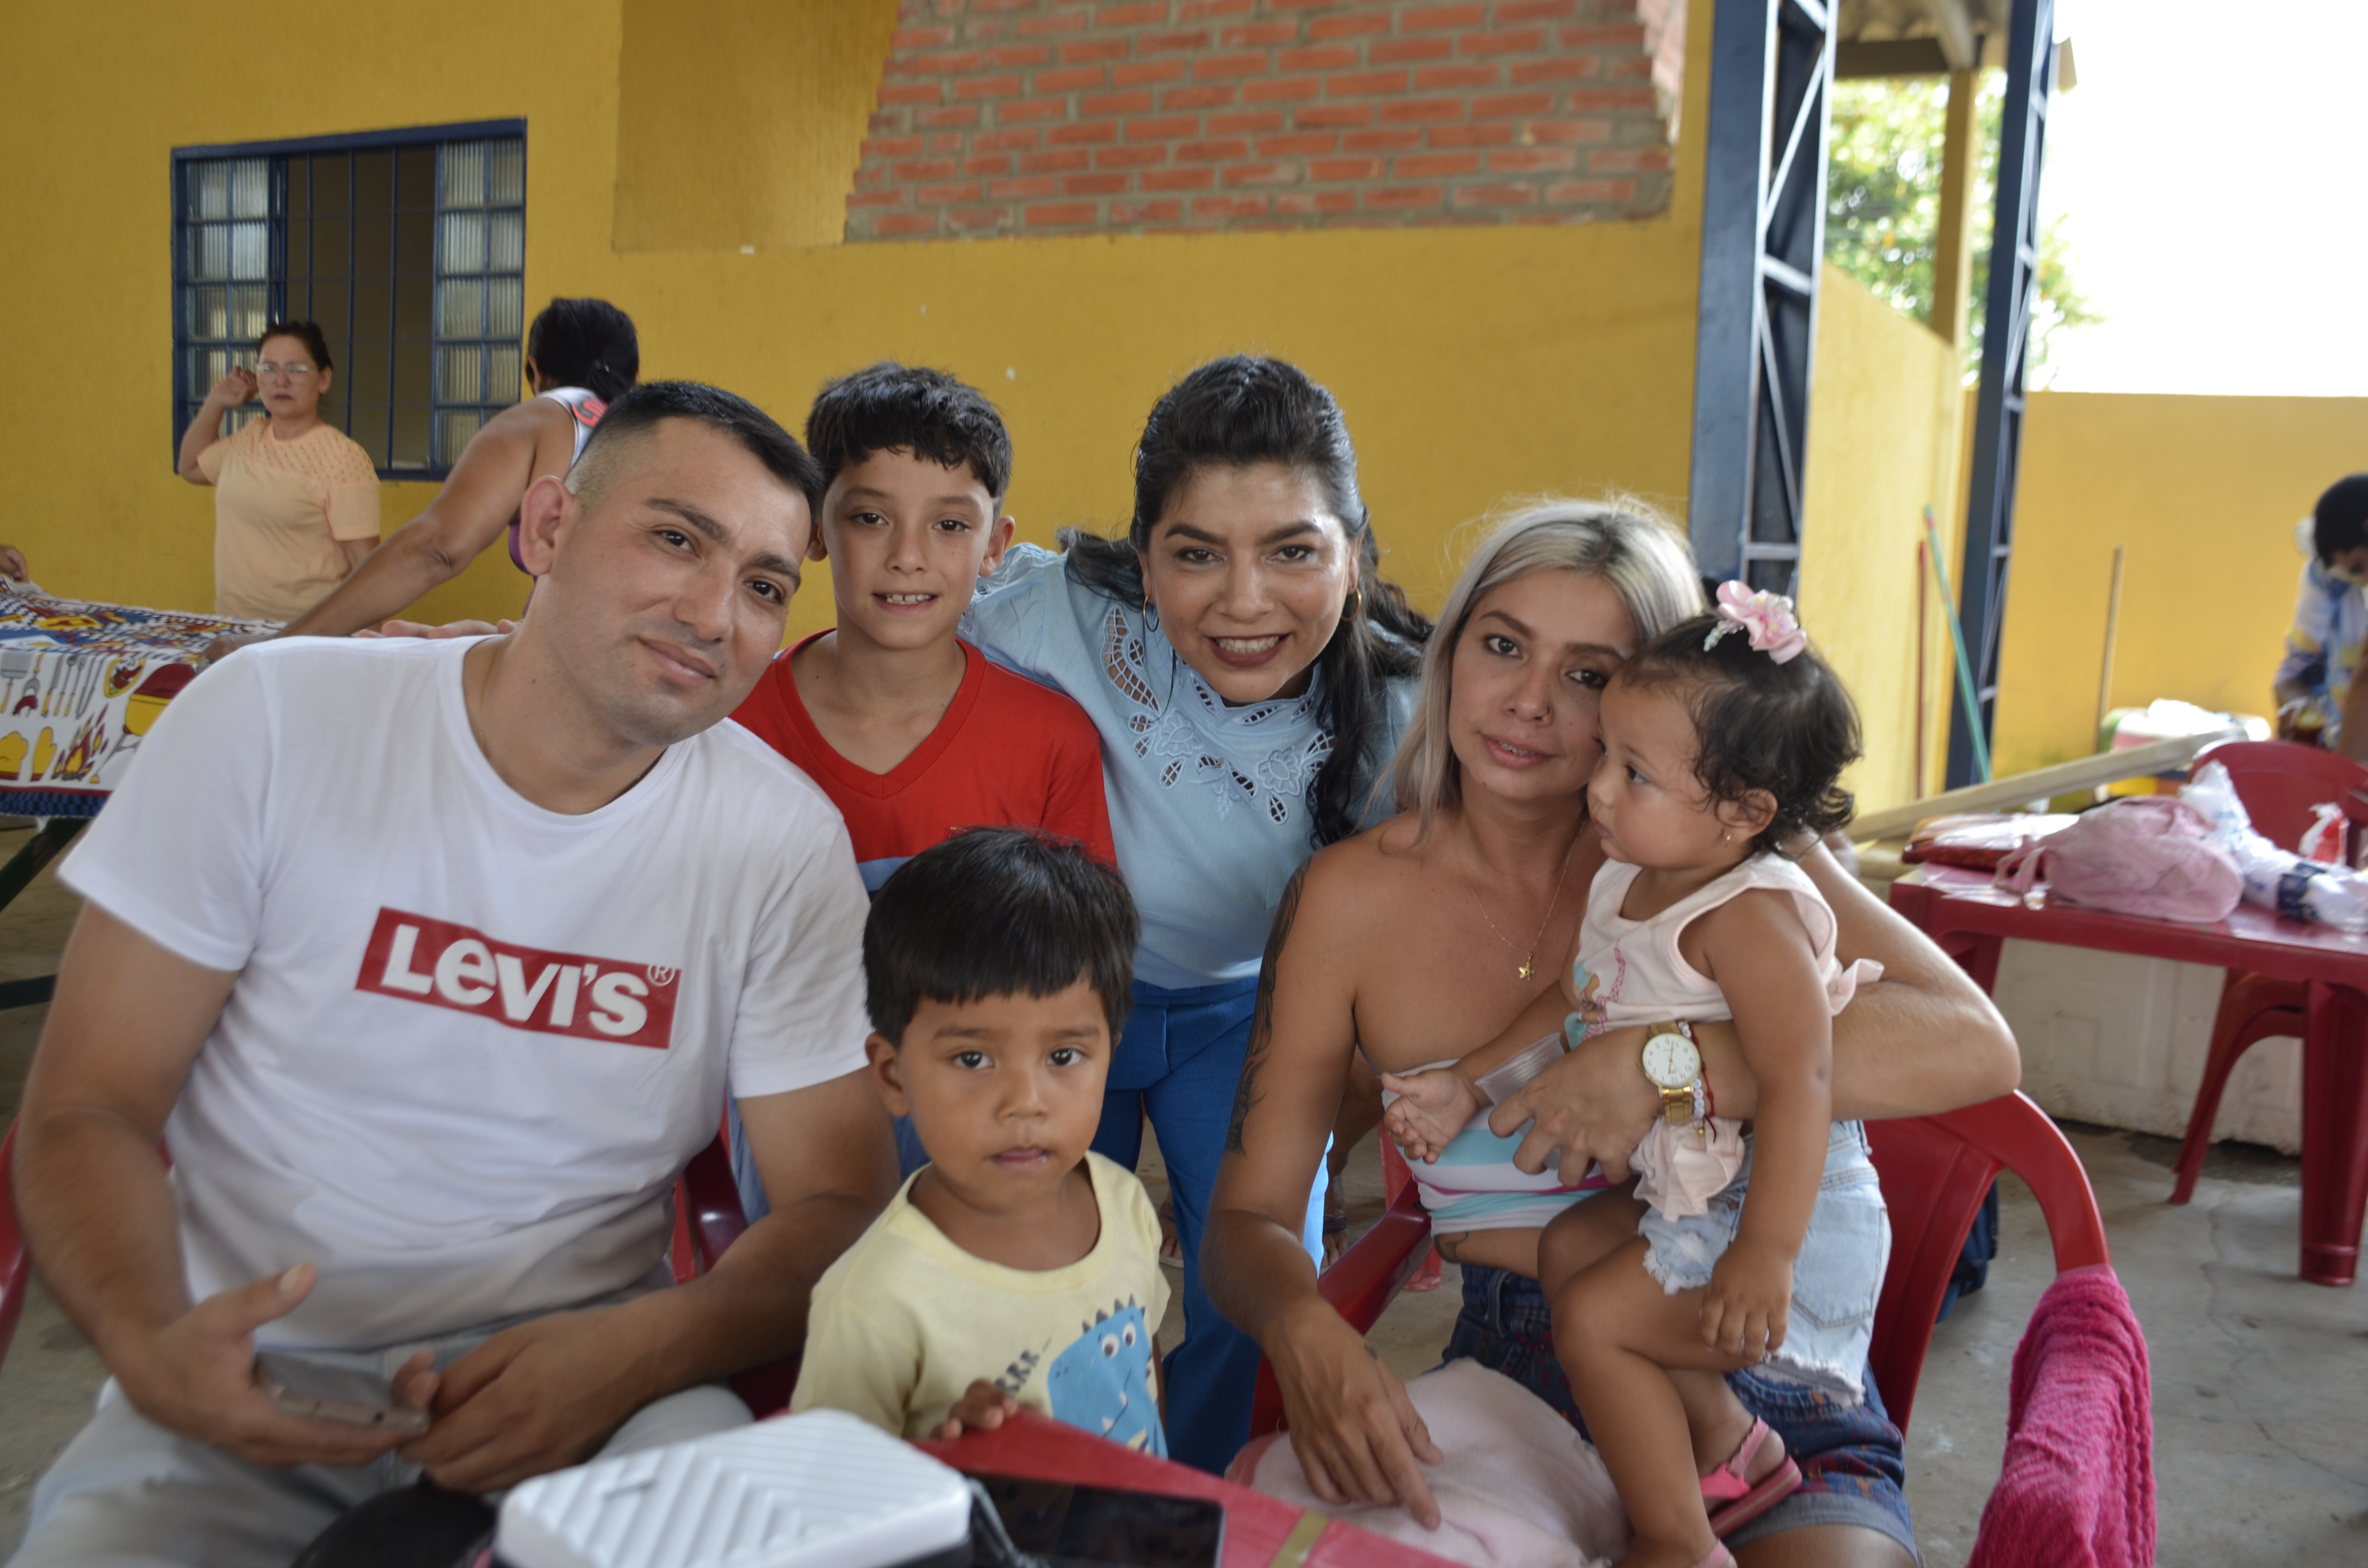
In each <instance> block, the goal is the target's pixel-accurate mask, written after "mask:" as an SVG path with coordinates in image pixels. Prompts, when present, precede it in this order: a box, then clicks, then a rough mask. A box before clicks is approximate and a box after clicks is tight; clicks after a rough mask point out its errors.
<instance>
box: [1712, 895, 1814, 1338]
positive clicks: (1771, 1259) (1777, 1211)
mask: <svg viewBox="0 0 2368 1568" xmlns="http://www.w3.org/2000/svg"><path fill="white" fill-rule="evenodd" d="M1697 932H1698V933H1699V936H1700V939H1701V941H1702V955H1703V963H1702V969H1703V972H1704V973H1706V974H1708V975H1709V976H1710V977H1711V978H1712V979H1713V980H1715V981H1716V982H1717V983H1718V987H1719V990H1720V991H1721V992H1722V993H1723V994H1725V997H1726V1001H1727V1006H1729V1007H1730V1008H1732V1009H1733V1011H1734V1013H1735V1027H1736V1037H1737V1038H1738V1039H1739V1040H1740V1041H1741V1042H1742V1046H1743V1055H1744V1060H1745V1061H1746V1062H1749V1063H1750V1066H1751V1071H1752V1074H1753V1075H1754V1076H1755V1077H1757V1078H1758V1080H1759V1107H1758V1108H1757V1110H1756V1112H1755V1114H1754V1116H1753V1119H1752V1140H1751V1190H1750V1191H1749V1193H1748V1194H1747V1195H1746V1197H1745V1198H1744V1200H1743V1215H1742V1219H1741V1220H1740V1221H1739V1222H1738V1224H1737V1226H1736V1236H1735V1244H1733V1245H1732V1246H1730V1247H1729V1248H1728V1249H1727V1250H1726V1252H1725V1254H1724V1255H1723V1256H1721V1257H1720V1258H1719V1260H1718V1263H1717V1265H1716V1267H1714V1268H1713V1270H1712V1272H1711V1281H1710V1290H1709V1293H1708V1295H1707V1296H1706V1297H1705V1298H1704V1299H1703V1301H1702V1335H1703V1339H1704V1342H1705V1343H1706V1344H1709V1345H1712V1346H1716V1347H1718V1348H1720V1349H1724V1350H1729V1351H1740V1352H1741V1353H1743V1354H1746V1355H1756V1354H1758V1353H1760V1352H1762V1351H1764V1350H1773V1349H1775V1348H1776V1347H1777V1346H1781V1345H1782V1344H1783V1343H1784V1335H1785V1328H1786V1323H1787V1318H1788V1316H1789V1304H1790V1302H1791V1300H1792V1294H1793V1260H1794V1259H1795V1258H1797V1257H1798V1256H1800V1254H1801V1241H1802V1238H1803V1237H1804V1236H1805V1235H1806V1234H1807V1233H1808V1229H1809V1214H1810V1211H1811V1210H1813V1209H1814V1208H1816V1201H1817V1188H1818V1184H1819V1182H1820V1180H1821V1178H1822V1177H1823V1176H1824V1173H1825V1168H1826V1146H1827V1140H1828V1137H1829V1134H1830V1131H1831V1129H1832V1125H1833V1082H1832V1080H1833V1055H1834V1051H1833V1018H1832V1015H1831V1013H1830V1011H1829V1010H1828V1006H1827V999H1826V988H1825V984H1824V982H1823V981H1822V980H1821V979H1820V978H1819V976H1818V973H1817V960H1816V949H1814V948H1813V947H1812V946H1811V944H1810V941H1809V933H1808V931H1807V929H1806V928H1805V927H1804V926H1803V925H1802V923H1801V917H1800V915H1799V912H1798V911H1797V910H1796V909H1795V908H1794V907H1793V902H1792V899H1791V898H1790V896H1789V895H1786V894H1782V893H1778V892H1772V891H1757V890H1756V891H1753V892H1747V893H1744V894H1742V895H1741V896H1740V897H1737V898H1736V899H1735V900H1734V901H1733V902H1731V903H1725V904H1722V905H1720V906H1719V907H1718V908H1716V909H1714V910H1713V911H1711V913H1710V914H1708V915H1704V916H1703V917H1702V919H1701V920H1699V921H1697V922H1695V925H1694V927H1693V929H1692V930H1691V931H1689V933H1688V935H1690V936H1691V935H1695V934H1696V933H1697Z"/></svg>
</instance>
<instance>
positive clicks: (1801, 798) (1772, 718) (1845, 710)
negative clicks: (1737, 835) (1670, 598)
mask: <svg viewBox="0 0 2368 1568" xmlns="http://www.w3.org/2000/svg"><path fill="white" fill-rule="evenodd" d="M1720 623H1721V618H1720V617H1718V616H1715V615H1698V616H1695V617H1694V618H1693V619H1691V620H1681V621H1679V623H1678V624H1677V625H1675V626H1672V627H1671V628H1669V630H1668V631H1665V632H1663V633H1662V634H1661V635H1660V636H1658V637H1656V638H1655V639H1653V641H1652V642H1647V643H1646V644H1645V646H1644V647H1642V648H1640V649H1638V650H1637V652H1636V656H1635V657H1634V658H1632V659H1630V660H1629V661H1628V662H1627V663H1626V664H1624V665H1621V666H1620V669H1619V673H1618V674H1617V675H1615V676H1613V677H1612V678H1613V679H1615V680H1617V681H1619V682H1620V683H1621V684H1622V686H1627V687H1637V688H1640V689H1645V690H1651V689H1655V688H1662V689H1666V688H1668V687H1692V690H1691V692H1690V693H1688V698H1689V706H1690V707H1691V710H1692V713H1693V720H1694V731H1695V733H1697V734H1698V735H1699V736H1700V737H1701V739H1702V750H1701V751H1700V752H1699V753H1698V754H1696V756H1695V757H1694V777H1695V778H1697V779H1699V780H1700V781H1701V783H1702V788H1703V789H1704V790H1707V791H1709V794H1710V798H1711V799H1712V800H1713V801H1734V802H1737V803H1740V802H1741V801H1743V800H1744V798H1745V797H1747V796H1748V795H1749V794H1750V793H1751V792H1752V791H1753V790H1765V791H1766V792H1767V793H1768V794H1769V795H1770V796H1771V797H1772V798H1773V799H1774V800H1775V801H1776V816H1775V819H1774V820H1773V821H1771V822H1770V823H1769V824H1768V826H1767V827H1766V828H1765V829H1764V830H1762V831H1761V833H1760V834H1759V836H1758V837H1756V838H1754V839H1753V840H1752V841H1751V846H1752V847H1753V848H1754V849H1761V850H1766V849H1774V848H1776V847H1777V846H1780V845H1782V844H1783V843H1784V842H1785V841H1786V840H1787V839H1789V838H1791V837H1792V836H1793V835H1794V834H1796V833H1799V832H1801V831H1802V830H1803V829H1804V828H1805V829H1807V830H1808V831H1810V832H1812V833H1815V834H1816V835H1818V836H1819V837H1821V838H1822V837H1823V836H1825V835H1827V834H1828V833H1831V832H1832V831H1833V830H1834V829H1836V828H1838V827H1841V826H1843V825H1844V824H1847V823H1849V821H1850V815H1851V813H1852V812H1853V811H1854V810H1855V808H1856V801H1853V800H1852V799H1851V797H1850V791H1849V790H1845V789H1843V788H1842V787H1841V776H1842V769H1843V768H1845V767H1849V766H1850V764H1851V763H1853V762H1856V761H1857V760H1858V759H1859V756H1860V755H1861V749H1862V748H1861V745H1860V742H1859V723H1858V705H1857V704H1856V703H1854V702H1852V701H1851V700H1850V691H1849V689H1848V688H1847V687H1844V686H1843V685H1842V681H1841V677H1840V676H1838V675H1836V674H1834V671H1833V666H1832V665H1828V664H1827V663H1826V662H1825V660H1823V659H1821V658H1819V657H1818V656H1817V653H1816V649H1814V648H1804V649H1803V650H1801V652H1800V653H1797V654H1795V655H1793V657H1792V658H1791V659H1789V660H1787V661H1786V662H1784V663H1783V664H1781V665H1780V664H1778V663H1777V662H1776V661H1775V660H1774V659H1771V658H1770V657H1769V656H1768V655H1767V654H1766V653H1761V652H1759V650H1758V649H1755V648H1754V647H1752V645H1751V639H1750V638H1749V637H1748V635H1746V634H1745V633H1744V632H1743V631H1740V630H1738V631H1735V632H1733V633H1731V634H1729V635H1726V636H1723V637H1721V638H1720V639H1719V640H1718V642H1717V644H1716V645H1715V646H1713V647H1709V648H1705V647H1703V646H1702V644H1703V642H1706V641H1707V640H1708V639H1709V636H1710V634H1711V632H1712V631H1713V629H1715V628H1716V627H1717V626H1719V625H1720Z"/></svg>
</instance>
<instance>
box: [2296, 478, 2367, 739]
mask: <svg viewBox="0 0 2368 1568" xmlns="http://www.w3.org/2000/svg"><path fill="white" fill-rule="evenodd" d="M2294 533H2295V538H2296V541H2297V542H2298V543H2300V544H2301V545H2302V547H2303V549H2304V550H2305V551H2307V552H2308V553H2309V555H2310V559H2309V560H2308V561H2306V562H2304V563H2303V569H2302V587H2301V591H2300V592H2299V593H2298V594H2297V595H2296V596H2295V599H2294V626H2293V628H2292V629H2291V630H2289V631H2287V632H2286V656H2285V658H2284V659H2283V661H2282V662H2281V663H2280V664H2279V665H2278V673H2277V676H2276V678H2275V681H2274V683H2273V684H2274V689H2275V693H2276V696H2277V699H2278V738H2279V739H2280V740H2287V741H2301V742H2303V743H2305V744H2313V745H2323V746H2325V747H2327V748H2328V750H2329V751H2341V752H2343V753H2344V754H2345V755H2346V756H2368V735H2362V736H2359V737H2357V738H2356V739H2355V740H2354V741H2353V742H2352V744H2351V745H2349V746H2347V745H2346V744H2344V736H2345V734H2346V733H2348V732H2349V731H2350V728H2351V727H2350V726H2349V725H2348V724H2347V723H2346V722H2345V719H2346V714H2345V711H2344V710H2345V701H2344V699H2346V698H2347V697H2348V696H2349V695H2350V694H2351V692H2352V691H2353V690H2355V689H2358V687H2359V683H2358V681H2357V678H2356V677H2357V676H2358V675H2359V673H2360V657H2361V642H2362V639H2363V638H2368V473H2355V474H2352V475H2351V476H2350V477H2349V478H2345V479H2339V480H2337V481H2336V482H2335V483H2333V484H2331V485H2329V486H2328V488H2327V493H2326V494H2323V495H2321V496H2320V497H2319V498H2318V505H2317V506H2315V507H2313V508H2312V509H2311V515H2310V516H2309V517H2305V518H2304V519H2303V521H2302V523H2301V524H2300V525H2299V526H2297V527H2296V528H2295V529H2294Z"/></svg>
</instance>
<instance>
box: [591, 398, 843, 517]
mask: <svg viewBox="0 0 2368 1568" xmlns="http://www.w3.org/2000/svg"><path fill="white" fill-rule="evenodd" d="M667 419H695V420H697V421H698V422H699V423H700V424H701V425H704V426H707V427H708V428H710V429H712V430H721V431H722V432H723V433H724V434H725V435H727V436H729V437H732V438H733V439H734V441H737V442H738V443H739V444H740V445H741V447H742V448H743V449H746V451H747V453H748V455H749V456H750V457H753V458H755V459H756V460H757V461H758V462H760V463H763V464H764V465H765V468H766V471H767V472H769V473H770V474H772V476H773V477H774V478H775V479H778V480H780V482H781V483H784V484H786V485H788V486H790V487H791V489H793V490H795V491H797V492H798V493H799V494H802V495H803V496H804V497H805V498H806V511H807V513H808V514H809V515H810V516H813V517H820V516H821V515H822V493H823V491H824V489H825V488H826V486H825V482H824V480H823V475H822V469H821V467H820V466H819V465H817V464H816V463H815V462H814V459H813V458H811V457H809V456H808V455H807V454H806V449H804V448H803V447H801V446H799V445H798V438H797V437H795V436H792V435H791V434H790V433H789V432H788V431H787V430H784V429H782V428H781V426H780V424H779V423H778V422H777V421H775V419H774V418H773V416H772V415H769V414H768V413H766V412H765V411H764V410H763V409H761V408H759V407H757V405H756V404H755V403H750V402H749V401H748V400H747V399H746V398H745V397H742V396H740V395H739V394H738V393H737V392H725V391H724V390H723V388H722V387H711V386H709V385H707V384H706V383H705V382H702V381H651V382H648V383H647V384H645V385H643V386H638V387H635V388H633V389H632V391H630V392H626V393H625V395H624V396H622V397H620V398H619V399H618V400H617V401H616V402H614V403H610V404H609V407H608V410H607V412H606V413H604V414H602V415H600V423H598V425H595V426H593V427H592V435H591V437H590V438H589V439H587V440H586V442H585V443H584V451H583V453H582V455H581V456H579V457H577V458H576V460H575V469H574V470H573V472H571V473H570V475H569V478H568V488H570V489H572V490H574V491H575V494H576V495H577V496H578V497H579V498H580V499H581V500H582V501H583V502H584V504H585V505H586V506H592V505H594V504H596V503H598V500H599V498H600V494H601V492H602V491H604V490H606V489H607V488H608V486H609V484H610V483H613V482H614V479H615V475H614V474H613V473H611V472H609V470H610V465H611V463H612V462H613V461H614V460H615V456H616V453H617V451H618V449H620V446H622V445H624V444H625V443H627V442H630V441H631V440H632V438H633V437H637V436H640V435H642V434H643V433H645V432H647V431H648V430H650V429H652V428H653V427H654V426H656V425H658V424H659V423H660V422H661V421H663V420H667Z"/></svg>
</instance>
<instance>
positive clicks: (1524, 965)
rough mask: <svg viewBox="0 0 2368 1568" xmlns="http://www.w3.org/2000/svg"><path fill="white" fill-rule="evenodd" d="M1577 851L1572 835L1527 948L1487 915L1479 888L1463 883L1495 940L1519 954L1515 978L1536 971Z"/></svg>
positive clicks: (1526, 976) (1527, 975)
mask: <svg viewBox="0 0 2368 1568" xmlns="http://www.w3.org/2000/svg"><path fill="white" fill-rule="evenodd" d="M1577 853H1578V840H1577V838H1575V837H1574V838H1573V839H1572V840H1571V841H1570V847H1569V848H1568V849H1565V850H1564V851H1563V853H1562V869H1561V871H1560V872H1558V873H1557V874H1556V875H1555V877H1554V897H1552V898H1550V899H1548V900H1547V901H1546V916H1545V918H1544V919H1543V920H1541V921H1539V922H1538V934H1537V935H1536V936H1534V937H1531V938H1530V945H1529V946H1528V947H1527V948H1520V947H1516V946H1515V945H1514V943H1513V938H1511V937H1508V936H1506V935H1505V933H1504V931H1503V930H1502V929H1501V928H1499V927H1498V926H1497V922H1496V921H1495V920H1493V919H1491V918H1490V917H1489V915H1488V906H1487V905H1486V904H1485V903H1481V902H1480V893H1479V890H1477V889H1476V888H1474V887H1473V886H1471V884H1469V883H1466V884H1465V885H1464V891H1465V892H1469V893H1470V894H1471V895H1472V907H1473V908H1474V909H1476V910H1478V911H1479V912H1480V918H1481V919H1483V920H1486V921H1487V922H1488V929H1489V931H1490V932H1492V933H1493V934H1494V935H1495V936H1496V938H1497V940H1498V941H1500V942H1502V943H1504V944H1505V947H1506V949H1507V950H1508V951H1510V952H1516V953H1519V954H1520V955H1521V967H1520V969H1518V970H1516V971H1514V975H1515V977H1516V978H1517V979H1520V980H1527V979H1529V978H1530V977H1531V975H1533V974H1535V973H1537V971H1538V969H1537V959H1538V944H1539V943H1540V942H1543V941H1544V940H1545V939H1546V927H1547V926H1551V925H1553V924H1554V911H1555V910H1556V909H1557V908H1559V907H1560V906H1561V904H1562V888H1563V884H1564V883H1565V882H1566V881H1569V880H1570V858H1571V857H1572V856H1573V855H1576V854H1577Z"/></svg>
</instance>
